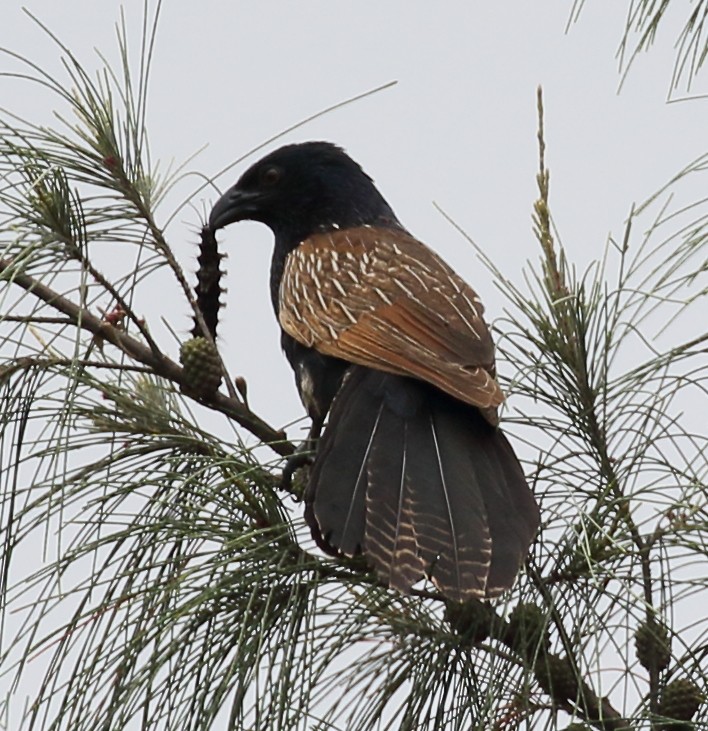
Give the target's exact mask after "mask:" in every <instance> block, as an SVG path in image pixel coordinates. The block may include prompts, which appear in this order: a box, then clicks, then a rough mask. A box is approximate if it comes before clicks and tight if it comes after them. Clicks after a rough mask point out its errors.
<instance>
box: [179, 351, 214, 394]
mask: <svg viewBox="0 0 708 731" xmlns="http://www.w3.org/2000/svg"><path fill="white" fill-rule="evenodd" d="M179 362H180V363H181V364H182V366H183V367H184V375H185V378H186V380H187V383H188V385H189V388H190V389H191V390H192V391H194V392H195V393H198V394H200V395H208V394H212V393H214V392H215V391H217V390H218V388H219V386H220V385H221V363H220V362H219V356H218V354H217V352H216V349H215V348H214V346H213V345H212V344H211V343H210V342H209V341H208V340H207V339H206V338H192V339H191V340H187V341H186V342H184V343H182V347H181V348H180V351H179Z"/></svg>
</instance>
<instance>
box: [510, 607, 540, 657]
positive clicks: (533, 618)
mask: <svg viewBox="0 0 708 731" xmlns="http://www.w3.org/2000/svg"><path fill="white" fill-rule="evenodd" d="M504 640H505V642H506V644H507V645H508V646H509V647H511V648H512V649H513V650H515V651H516V652H518V653H519V654H520V655H521V656H522V657H523V658H525V659H527V660H528V659H531V658H533V657H534V656H535V655H537V654H539V651H544V652H545V651H546V650H547V649H548V646H549V645H550V638H549V636H548V627H547V625H546V614H545V612H544V611H543V610H542V609H541V608H540V607H537V606H536V605H535V604H532V603H531V602H526V603H521V604H517V605H516V606H515V607H514V609H513V610H512V612H511V614H510V615H509V621H508V624H507V628H506V632H505V636H504Z"/></svg>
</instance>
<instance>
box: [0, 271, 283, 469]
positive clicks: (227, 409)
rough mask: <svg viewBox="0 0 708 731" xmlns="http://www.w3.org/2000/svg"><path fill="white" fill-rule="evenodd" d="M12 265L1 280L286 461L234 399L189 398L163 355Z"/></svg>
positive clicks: (180, 373) (278, 433) (270, 434)
mask: <svg viewBox="0 0 708 731" xmlns="http://www.w3.org/2000/svg"><path fill="white" fill-rule="evenodd" d="M14 264H15V263H14V261H13V260H12V259H0V275H5V276H3V278H4V279H6V281H8V282H11V283H14V284H16V285H18V286H19V287H22V288H23V289H24V290H26V291H27V292H29V293H30V294H32V295H34V296H35V297H37V299H40V300H42V301H43V302H46V303H47V304H48V305H49V306H50V307H53V308H54V309H55V310H57V311H58V312H61V313H62V314H63V315H66V317H68V318H69V320H70V321H71V323H73V324H74V325H75V326H76V327H78V328H81V329H82V330H87V331H88V332H90V333H92V334H93V335H94V336H95V337H97V338H101V339H103V340H105V341H107V342H109V343H111V345H114V346H115V347H116V348H118V349H119V350H120V351H122V352H123V353H125V354H126V355H127V356H129V357H130V358H132V359H133V360H135V361H138V362H139V363H142V364H143V365H145V366H147V367H148V368H150V370H151V371H152V372H153V373H155V375H158V376H161V377H162V378H166V379H167V380H169V381H171V382H173V383H175V384H177V385H178V386H180V388H182V389H183V391H184V392H185V393H186V395H188V396H190V398H193V399H194V400H195V401H198V402H199V403H201V404H203V405H204V406H208V407H209V408H212V409H214V410H216V411H219V412H221V413H222V414H225V415H226V416H228V417H230V418H232V419H233V420H234V421H236V422H237V423H238V424H240V425H241V426H242V427H243V428H244V429H247V430H248V431H249V432H251V434H253V435H254V436H256V437H258V439H260V440H261V441H262V442H264V443H265V444H268V446H270V448H271V449H273V451H275V452H276V453H277V454H279V455H281V456H283V457H288V456H289V455H291V454H292V453H293V452H294V451H295V448H294V447H293V445H292V444H291V443H290V442H289V441H287V438H286V435H285V432H284V431H282V430H276V429H274V428H273V427H271V426H270V425H269V424H267V423H266V422H265V421H263V419H261V418H260V417H259V416H257V415H256V414H254V413H253V412H252V411H251V410H250V409H249V408H248V407H247V406H246V405H245V404H243V403H241V402H240V401H239V400H238V399H234V398H231V397H230V396H225V395H224V394H222V393H219V392H217V393H214V394H210V395H207V396H199V397H196V396H194V395H192V394H190V393H189V383H188V381H187V379H186V378H185V375H184V370H183V369H182V367H181V366H180V365H179V364H177V363H175V362H174V361H173V360H171V359H170V358H168V357H167V356H166V355H164V354H163V353H159V352H155V351H154V350H153V349H151V348H149V347H148V346H146V345H144V344H143V343H142V342H140V341H139V340H137V339H135V338H134V337H132V336H131V335H128V333H126V332H124V331H123V330H121V329H120V328H117V327H114V326H113V325H111V324H109V323H108V322H106V321H105V320H102V319H100V318H98V317H96V316H95V315H92V314H91V313H90V312H89V311H88V310H87V309H85V308H83V307H80V306H79V305H77V304H76V303H75V302H72V301H71V300H70V299H67V298H66V297H64V296H63V295H60V294H59V293H58V292H55V291H54V290H53V289H51V288H50V287H47V286H46V285H45V284H42V283H41V282H40V281H39V280H37V279H35V278H34V277H32V276H30V275H29V274H25V273H24V272H18V271H13V269H14Z"/></svg>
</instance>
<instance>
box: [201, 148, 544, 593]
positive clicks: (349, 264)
mask: <svg viewBox="0 0 708 731" xmlns="http://www.w3.org/2000/svg"><path fill="white" fill-rule="evenodd" d="M243 220H253V221H258V222H261V223H263V224H265V225H266V226H268V227H269V228H270V229H271V231H272V233H273V235H274V244H275V245H274V248H273V255H272V260H271V267H270V294H271V300H272V304H273V309H274V311H275V315H276V317H277V319H278V322H279V324H280V328H281V346H282V349H283V351H284V353H285V356H286V358H287V359H288V361H289V363H290V365H291V367H292V369H293V371H294V375H295V381H296V386H297V389H298V391H299V394H300V398H301V400H302V403H303V405H304V407H305V409H306V410H307V413H308V415H309V417H310V418H311V420H312V427H311V429H310V433H309V437H308V439H307V440H306V441H305V444H306V445H307V448H308V449H312V450H314V456H313V457H312V464H311V467H310V474H309V478H308V482H307V485H306V488H305V491H304V502H305V519H306V521H307V523H308V525H309V527H310V530H311V533H312V536H313V538H314V540H315V542H316V544H317V545H318V546H319V547H320V548H321V549H322V550H323V551H325V552H326V553H328V554H331V555H345V556H357V555H360V554H361V555H363V556H364V558H365V559H366V561H367V563H368V565H369V566H370V567H371V568H372V569H373V570H374V571H375V573H376V575H377V577H378V579H379V580H380V581H381V582H382V583H383V584H385V585H387V586H388V587H390V588H392V589H395V590H397V591H399V592H401V593H403V594H410V593H411V591H412V590H413V588H414V586H415V585H416V584H418V582H420V581H421V580H423V579H426V578H427V579H429V580H431V581H432V582H433V585H434V586H435V587H436V589H437V591H438V592H439V593H440V594H441V595H442V596H443V597H444V598H445V599H446V600H450V601H453V602H465V601H468V600H474V599H477V600H486V599H492V598H495V597H498V596H499V595H500V594H502V593H503V592H504V591H506V590H508V589H509V588H511V587H512V586H513V584H514V582H515V580H516V577H517V575H518V573H519V570H520V567H521V564H522V563H523V561H524V560H525V558H526V556H527V553H528V551H529V548H530V545H531V543H532V542H533V540H534V537H535V535H536V532H537V530H538V526H539V508H538V505H537V502H536V500H535V498H534V496H533V494H532V492H531V490H530V488H529V486H528V483H527V481H526V478H525V476H524V473H523V470H522V468H521V465H520V463H519V460H518V459H517V457H516V454H515V453H514V450H513V448H512V447H511V445H510V443H509V441H508V440H507V438H506V436H505V435H504V433H503V432H502V431H501V429H500V428H499V416H498V407H499V406H500V405H501V403H502V402H503V400H504V394H503V393H502V390H501V387H500V386H499V383H498V381H497V378H496V367H495V355H494V343H493V341H492V337H491V334H490V331H489V328H488V326H487V324H486V322H485V320H484V318H483V313H484V308H483V306H482V303H481V301H480V299H479V297H478V296H477V294H476V292H475V291H474V290H473V289H472V288H471V287H470V286H469V285H468V284H467V283H466V282H465V281H464V280H463V279H462V278H461V277H460V276H459V275H458V274H457V273H456V272H455V271H454V270H453V269H452V268H451V267H450V266H448V264H446V263H445V261H443V259H442V258H441V257H440V256H438V255H437V254H436V253H435V252H434V251H433V250H432V249H431V248H429V247H428V246H427V245H425V244H424V243H423V242H421V241H419V240H418V239H417V238H415V237H414V236H413V235H412V234H411V233H410V232H409V231H408V230H407V229H406V228H405V227H404V226H403V224H402V223H401V222H400V221H399V219H398V218H397V216H396V215H395V213H394V212H393V209H392V208H391V206H390V205H389V204H388V203H387V201H386V200H385V199H384V197H383V196H382V194H381V193H380V192H379V190H378V188H377V187H376V186H375V184H374V181H373V179H372V178H371V177H370V176H369V175H367V173H366V172H364V170H363V168H362V167H361V166H360V165H359V164H358V163H357V162H355V161H354V160H353V159H352V158H351V157H350V156H349V155H348V154H347V153H346V152H345V151H344V149H342V148H341V147H339V146H337V145H335V144H333V143H331V142H323V141H308V142H300V143H294V144H289V145H285V146H283V147H280V148H278V149H276V150H274V151H273V152H271V153H269V154H267V155H266V156H265V157H263V158H262V159H260V160H259V161H258V162H256V163H254V164H253V165H251V166H250V167H249V168H248V169H247V170H246V171H245V172H244V173H243V174H242V175H241V177H240V178H239V179H238V181H237V182H236V184H235V185H234V186H233V187H231V188H230V189H228V190H227V191H226V192H225V193H224V194H223V195H222V196H221V197H220V198H219V199H218V200H217V202H216V203H215V204H214V206H213V208H212V210H211V213H210V216H209V222H208V227H209V228H210V229H211V230H212V231H213V232H216V231H218V230H219V229H221V228H223V227H225V226H228V225H229V224H232V223H235V222H237V221H243ZM299 464H300V461H299V458H298V457H297V456H296V457H295V458H294V459H293V461H292V463H290V465H289V466H288V473H290V472H291V471H292V469H294V468H295V467H296V466H298V465H299ZM284 473H285V471H284Z"/></svg>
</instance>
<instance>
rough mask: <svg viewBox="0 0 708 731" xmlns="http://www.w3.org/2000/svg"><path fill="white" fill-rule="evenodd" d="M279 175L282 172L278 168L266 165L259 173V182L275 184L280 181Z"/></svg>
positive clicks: (268, 184) (269, 184) (280, 175)
mask: <svg viewBox="0 0 708 731" xmlns="http://www.w3.org/2000/svg"><path fill="white" fill-rule="evenodd" d="M281 177H282V173H281V170H280V168H277V167H273V166H271V167H267V168H265V170H263V172H262V173H261V183H262V184H263V185H267V186H269V187H270V186H273V185H276V184H277V183H278V182H279V181H280V178H281Z"/></svg>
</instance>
